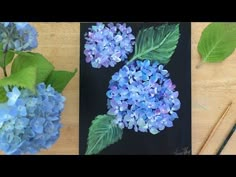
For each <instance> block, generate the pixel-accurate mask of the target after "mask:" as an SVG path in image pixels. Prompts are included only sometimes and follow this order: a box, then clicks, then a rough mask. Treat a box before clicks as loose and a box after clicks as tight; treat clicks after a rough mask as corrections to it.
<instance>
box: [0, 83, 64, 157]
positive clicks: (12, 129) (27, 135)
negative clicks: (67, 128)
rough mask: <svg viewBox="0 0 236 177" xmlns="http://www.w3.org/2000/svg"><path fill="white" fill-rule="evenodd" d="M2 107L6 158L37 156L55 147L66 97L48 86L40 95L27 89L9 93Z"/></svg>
mask: <svg viewBox="0 0 236 177" xmlns="http://www.w3.org/2000/svg"><path fill="white" fill-rule="evenodd" d="M6 91H7V97H8V101H7V102H6V103H1V104H0V115H1V116H0V150H2V151H4V152H5V153H6V154H33V153H37V152H38V151H40V149H42V148H49V147H50V146H51V145H53V144H54V143H55V142H56V141H57V139H58V137H59V135H60V128H61V123H60V120H61V112H62V111H63V109H64V102H65V97H63V96H62V95H61V94H60V93H58V92H57V91H55V90H54V88H52V87H51V86H50V85H49V86H46V85H45V84H44V83H40V84H38V85H37V94H36V95H34V94H33V93H32V92H31V91H29V90H27V89H23V90H19V89H18V88H17V87H13V89H12V90H11V91H9V89H6Z"/></svg>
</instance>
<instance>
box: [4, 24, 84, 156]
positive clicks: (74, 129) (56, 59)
mask: <svg viewBox="0 0 236 177" xmlns="http://www.w3.org/2000/svg"><path fill="white" fill-rule="evenodd" d="M31 24H32V25H33V26H35V27H36V29H37V31H38V34H39V38H38V40H39V41H38V42H39V45H38V48H37V49H36V50H34V52H39V53H41V54H43V55H44V56H45V57H46V58H47V59H48V60H50V61H51V62H52V63H53V65H54V66H55V68H56V69H57V70H69V71H74V69H75V68H78V69H79V52H80V24H79V23H31ZM8 71H9V70H8ZM1 78H2V72H1ZM63 95H64V96H65V97H66V99H67V100H66V104H65V110H64V112H63V114H62V124H63V128H62V129H61V135H60V138H59V139H58V141H57V142H56V143H55V144H54V145H53V146H52V147H51V148H50V149H48V150H43V151H41V152H40V153H39V154H41V155H43V154H49V155H50V154H52V155H57V154H61V155H63V154H71V155H77V154H78V149H79V148H78V144H79V138H78V137H79V131H78V129H79V128H78V127H79V106H78V105H79V72H77V74H76V76H75V77H74V78H73V79H72V80H71V81H70V83H69V84H68V85H67V87H66V88H65V90H64V92H63Z"/></svg>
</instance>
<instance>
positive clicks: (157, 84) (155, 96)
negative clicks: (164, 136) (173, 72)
mask: <svg viewBox="0 0 236 177" xmlns="http://www.w3.org/2000/svg"><path fill="white" fill-rule="evenodd" d="M175 87H176V86H175V85H174V84H172V81H171V79H169V73H168V71H167V70H165V69H164V66H163V65H162V64H159V63H158V62H154V63H151V62H150V61H149V60H145V61H140V60H135V61H133V62H131V63H130V64H128V65H124V66H123V67H122V68H121V69H120V70H119V72H116V73H115V74H114V75H113V76H112V79H111V81H110V83H109V89H108V91H107V93H106V95H107V97H108V103H107V106H108V114H110V115H114V117H115V119H114V122H115V123H116V124H117V125H118V126H119V127H120V128H124V127H127V128H128V129H133V128H134V130H135V131H136V132H137V131H140V132H148V131H149V132H150V133H151V134H157V133H159V132H160V131H162V130H164V128H165V127H172V126H173V123H172V122H173V120H174V119H176V118H178V115H177V113H176V111H177V110H179V109H180V105H181V104H180V100H179V99H178V95H179V93H178V91H175Z"/></svg>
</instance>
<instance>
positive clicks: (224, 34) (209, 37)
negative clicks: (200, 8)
mask: <svg viewBox="0 0 236 177" xmlns="http://www.w3.org/2000/svg"><path fill="white" fill-rule="evenodd" d="M235 47H236V23H211V24H209V25H208V26H207V27H206V28H205V29H204V30H203V32H202V35H201V38H200V41H199V43H198V52H199V53H200V55H201V58H202V62H220V61H223V60H225V59H226V58H227V57H228V56H230V55H231V54H232V53H233V52H234V49H235Z"/></svg>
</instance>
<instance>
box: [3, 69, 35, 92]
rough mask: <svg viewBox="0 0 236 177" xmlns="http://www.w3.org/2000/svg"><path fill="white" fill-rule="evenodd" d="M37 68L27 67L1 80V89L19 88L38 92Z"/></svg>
mask: <svg viewBox="0 0 236 177" xmlns="http://www.w3.org/2000/svg"><path fill="white" fill-rule="evenodd" d="M36 73H37V69H36V67H27V68H24V69H22V70H20V71H18V72H15V73H13V74H11V75H10V76H9V77H5V78H3V79H1V80H0V87H4V86H17V87H20V88H26V89H29V90H31V91H32V92H33V93H35V92H36V90H35V86H36V76H37V75H36Z"/></svg>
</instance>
